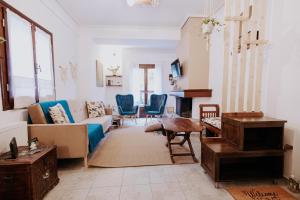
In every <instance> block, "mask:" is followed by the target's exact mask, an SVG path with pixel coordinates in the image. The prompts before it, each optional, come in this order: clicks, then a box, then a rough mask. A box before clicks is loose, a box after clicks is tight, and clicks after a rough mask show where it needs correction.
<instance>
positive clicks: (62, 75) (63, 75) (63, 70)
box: [59, 66, 68, 83]
mask: <svg viewBox="0 0 300 200" xmlns="http://www.w3.org/2000/svg"><path fill="white" fill-rule="evenodd" d="M59 69H60V78H61V80H62V81H63V82H64V83H66V81H67V80H68V68H67V67H63V66H59Z"/></svg>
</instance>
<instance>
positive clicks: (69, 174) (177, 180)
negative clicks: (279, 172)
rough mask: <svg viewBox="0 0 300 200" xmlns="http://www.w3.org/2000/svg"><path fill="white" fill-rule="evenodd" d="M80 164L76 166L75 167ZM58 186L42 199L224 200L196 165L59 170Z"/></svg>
mask: <svg viewBox="0 0 300 200" xmlns="http://www.w3.org/2000/svg"><path fill="white" fill-rule="evenodd" d="M79 164H80V163H79ZM59 178H60V182H59V184H58V185H57V186H56V187H55V188H54V189H53V190H52V191H51V192H50V193H49V194H48V195H47V196H46V198H45V199H51V200H52V199H53V200H54V199H55V200H59V199H74V200H75V199H76V200H77V199H78V200H83V199H97V200H115V199H116V200H119V199H122V200H123V199H126V200H147V199H151V200H154V199H155V200H169V199H170V200H184V199H187V200H193V199H195V200H196V199H197V200H199V199H207V200H210V199H211V200H218V199H220V200H226V199H232V198H231V197H230V195H229V194H227V192H226V191H225V190H224V189H215V188H214V185H213V182H212V181H211V180H210V178H209V177H208V176H207V175H206V174H204V172H203V170H202V168H201V167H200V166H199V164H193V165H172V166H149V167H137V168H132V167H130V168H107V169H103V168H88V169H85V168H77V169H70V170H68V169H65V168H64V169H61V170H60V171H59Z"/></svg>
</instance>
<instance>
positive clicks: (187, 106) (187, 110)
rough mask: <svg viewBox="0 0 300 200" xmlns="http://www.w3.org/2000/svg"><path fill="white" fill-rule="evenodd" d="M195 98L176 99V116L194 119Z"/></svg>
mask: <svg viewBox="0 0 300 200" xmlns="http://www.w3.org/2000/svg"><path fill="white" fill-rule="evenodd" d="M192 107H193V98H184V97H176V114H177V115H179V116H180V117H186V118H191V117H192Z"/></svg>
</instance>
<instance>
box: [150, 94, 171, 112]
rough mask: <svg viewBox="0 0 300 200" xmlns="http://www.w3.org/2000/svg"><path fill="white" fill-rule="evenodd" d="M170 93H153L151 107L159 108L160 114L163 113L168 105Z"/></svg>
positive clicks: (152, 108) (153, 108)
mask: <svg viewBox="0 0 300 200" xmlns="http://www.w3.org/2000/svg"><path fill="white" fill-rule="evenodd" d="M167 99H168V95H166V94H161V95H158V94H152V95H151V96H150V109H151V110H157V111H159V112H160V114H163V112H164V110H165V106H166V102H167Z"/></svg>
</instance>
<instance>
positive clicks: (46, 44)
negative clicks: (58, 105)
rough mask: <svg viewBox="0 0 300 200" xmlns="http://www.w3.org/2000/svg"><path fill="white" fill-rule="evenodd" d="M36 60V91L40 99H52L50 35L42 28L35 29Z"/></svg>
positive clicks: (53, 96)
mask: <svg viewBox="0 0 300 200" xmlns="http://www.w3.org/2000/svg"><path fill="white" fill-rule="evenodd" d="M35 44H36V61H37V65H38V66H37V72H38V91H39V100H40V101H49V100H54V99H55V95H54V80H53V62H52V45H51V36H50V35H49V34H48V33H46V32H44V31H43V30H40V29H38V28H37V29H36V32H35Z"/></svg>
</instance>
